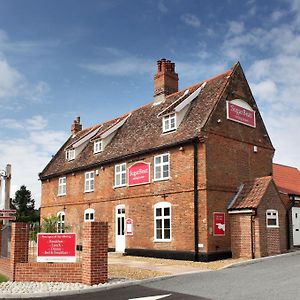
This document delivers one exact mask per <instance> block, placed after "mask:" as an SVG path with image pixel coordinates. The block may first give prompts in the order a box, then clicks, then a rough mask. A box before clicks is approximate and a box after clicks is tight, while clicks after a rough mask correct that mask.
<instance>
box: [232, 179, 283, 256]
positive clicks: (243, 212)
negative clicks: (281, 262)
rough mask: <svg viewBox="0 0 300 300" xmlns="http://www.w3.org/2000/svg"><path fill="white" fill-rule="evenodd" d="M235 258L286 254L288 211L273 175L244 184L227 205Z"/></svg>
mask: <svg viewBox="0 0 300 300" xmlns="http://www.w3.org/2000/svg"><path fill="white" fill-rule="evenodd" d="M228 213H229V216H230V224H231V251H232V256H233V257H247V258H256V257H262V256H268V255H275V254H279V253H282V252H284V251H286V249H287V239H286V210H285V206H284V204H283V202H282V201H281V198H280V195H279V192H278V190H277V187H276V185H275V183H274V181H273V179H272V177H271V176H266V177H260V178H255V179H254V180H251V181H248V182H245V183H243V184H242V185H241V186H240V188H239V190H238V192H237V194H236V195H235V196H234V198H233V199H232V201H231V202H230V204H229V206H228Z"/></svg>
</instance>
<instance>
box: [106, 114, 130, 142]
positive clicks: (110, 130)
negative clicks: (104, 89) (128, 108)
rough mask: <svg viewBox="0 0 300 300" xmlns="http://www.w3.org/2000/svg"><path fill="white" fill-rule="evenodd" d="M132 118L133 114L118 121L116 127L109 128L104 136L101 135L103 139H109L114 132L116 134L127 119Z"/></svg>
mask: <svg viewBox="0 0 300 300" xmlns="http://www.w3.org/2000/svg"><path fill="white" fill-rule="evenodd" d="M130 116H131V114H129V115H128V116H127V117H126V118H124V119H123V120H121V121H120V119H119V120H117V122H116V123H115V125H113V126H112V127H111V128H109V129H108V130H107V131H105V132H104V133H103V134H101V138H102V139H105V138H106V137H108V136H109V135H110V134H112V133H113V132H115V131H116V130H117V129H119V128H120V127H121V126H122V125H123V124H124V123H125V122H126V121H127V119H128V118H129V117H130Z"/></svg>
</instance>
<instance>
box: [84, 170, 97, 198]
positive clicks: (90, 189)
mask: <svg viewBox="0 0 300 300" xmlns="http://www.w3.org/2000/svg"><path fill="white" fill-rule="evenodd" d="M87 174H93V178H91V176H89V178H88V179H87V178H86V176H87ZM87 181H89V182H90V184H89V186H90V188H89V189H86V182H87ZM92 181H93V188H91V182H92ZM94 189H95V172H94V171H89V172H85V173H84V192H85V193H89V192H93V191H94Z"/></svg>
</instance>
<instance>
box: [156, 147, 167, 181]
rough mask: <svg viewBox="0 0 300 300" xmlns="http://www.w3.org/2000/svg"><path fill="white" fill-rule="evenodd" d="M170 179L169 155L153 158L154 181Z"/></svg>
mask: <svg viewBox="0 0 300 300" xmlns="http://www.w3.org/2000/svg"><path fill="white" fill-rule="evenodd" d="M169 178H170V154H169V153H166V154H161V155H157V156H154V180H163V179H169Z"/></svg>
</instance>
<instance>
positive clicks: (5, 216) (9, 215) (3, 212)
mask: <svg viewBox="0 0 300 300" xmlns="http://www.w3.org/2000/svg"><path fill="white" fill-rule="evenodd" d="M16 212H17V211H16V210H15V209H0V220H8V221H15V220H16V216H13V215H14V214H16Z"/></svg>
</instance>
